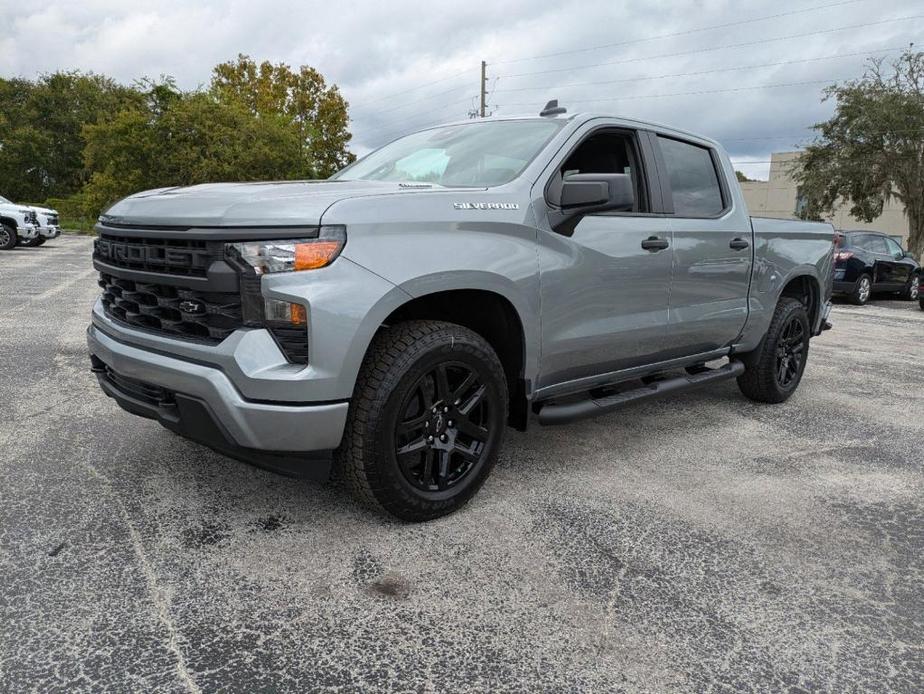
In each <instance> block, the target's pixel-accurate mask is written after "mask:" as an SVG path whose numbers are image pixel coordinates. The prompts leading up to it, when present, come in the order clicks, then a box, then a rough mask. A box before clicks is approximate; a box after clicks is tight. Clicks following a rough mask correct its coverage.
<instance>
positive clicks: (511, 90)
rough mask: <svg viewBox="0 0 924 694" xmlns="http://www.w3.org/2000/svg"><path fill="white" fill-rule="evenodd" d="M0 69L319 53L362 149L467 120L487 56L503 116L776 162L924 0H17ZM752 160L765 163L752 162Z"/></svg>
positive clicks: (760, 170)
mask: <svg viewBox="0 0 924 694" xmlns="http://www.w3.org/2000/svg"><path fill="white" fill-rule="evenodd" d="M0 26H3V27H4V31H3V32H2V38H0V75H2V76H23V77H29V78H32V77H35V76H37V75H38V74H40V73H42V72H49V71H54V70H71V69H78V70H92V71H94V72H99V73H104V74H107V75H110V76H112V77H115V78H116V79H118V80H120V81H123V82H126V83H129V82H131V81H132V80H134V79H137V78H139V77H142V76H150V77H157V76H158V75H162V74H166V75H172V76H174V77H175V78H176V80H177V82H178V83H179V84H180V85H181V86H182V87H185V88H195V87H197V86H199V85H203V84H205V83H207V82H208V80H209V72H210V70H211V68H212V66H213V65H215V64H216V63H219V62H222V61H224V60H227V59H230V58H233V57H234V56H235V55H236V54H238V53H246V54H249V55H251V56H252V57H254V58H256V59H259V60H263V59H268V60H271V61H274V62H276V61H284V62H286V63H289V64H291V65H300V64H308V65H312V66H314V67H316V68H317V69H319V70H320V71H321V72H322V73H323V74H324V75H325V77H326V78H327V79H328V80H329V81H332V82H334V83H336V84H338V85H339V86H340V88H341V90H342V91H343V93H344V95H345V96H346V98H347V99H348V101H349V102H350V115H351V117H352V132H353V134H354V138H353V143H352V148H353V150H354V151H356V152H357V153H360V154H362V153H364V152H366V151H368V150H369V149H370V148H372V147H376V146H378V145H380V144H382V143H383V142H385V141H387V140H389V139H392V138H394V137H395V136H397V135H400V134H402V133H404V132H407V131H410V130H413V129H415V128H417V127H420V126H424V125H429V124H432V123H438V122H443V121H447V120H455V119H459V118H465V117H466V116H467V113H468V111H469V110H470V109H471V108H473V106H474V104H475V100H476V95H477V92H478V86H479V72H480V61H481V60H485V61H487V62H488V68H487V74H488V77H489V82H488V84H489V89H490V97H489V100H488V101H489V105H490V108H491V110H493V111H494V112H495V113H498V114H503V115H513V114H519V113H535V112H537V111H538V110H539V108H540V107H541V106H542V104H544V103H545V101H546V100H548V99H550V98H554V97H558V98H559V99H560V101H561V102H562V104H563V105H565V106H567V107H568V109H569V111H570V112H574V111H593V112H600V113H614V114H619V115H624V116H630V117H638V118H642V119H647V120H655V121H659V122H664V123H668V124H671V125H675V126H678V127H681V128H684V129H687V130H693V131H696V132H702V133H704V134H707V135H710V136H712V137H716V138H718V139H719V140H720V141H722V142H723V143H724V144H725V146H726V148H727V149H728V150H729V151H730V152H731V154H732V157H733V159H734V160H735V161H736V162H738V163H739V168H741V169H742V170H744V171H745V172H747V173H749V174H750V175H757V176H760V177H765V176H766V171H767V164H766V163H765V162H767V160H769V153H770V152H771V151H783V150H788V149H793V147H794V145H796V144H797V143H800V142H804V141H805V139H806V137H807V136H809V132H808V130H807V128H808V126H810V125H811V124H812V123H814V122H816V121H818V120H821V119H824V118H826V117H827V116H828V115H829V114H830V112H831V108H832V107H831V104H830V103H828V104H822V103H820V101H819V95H820V91H821V89H822V88H823V86H824V85H825V84H829V83H831V82H834V81H841V80H845V79H849V78H852V77H855V76H858V75H859V74H861V73H862V70H863V64H864V61H865V60H866V58H867V56H870V55H877V56H884V57H886V58H889V57H892V56H895V55H897V54H898V52H899V51H900V50H901V49H902V48H904V47H906V46H907V45H908V44H909V42H911V41H913V40H914V39H915V37H918V38H919V41H920V40H921V38H922V37H924V3H922V2H921V0H889V1H888V2H882V1H881V0H853V1H848V2H845V1H843V0H789V1H786V0H784V1H782V2H781V1H780V0H747V2H741V0H701V1H699V2H684V1H680V0H677V1H673V2H670V1H668V0H653V1H646V2H634V3H626V2H616V1H615V0H492V1H490V2H484V1H481V0H440V1H439V2H430V3H422V2H419V0H416V1H413V2H412V1H410V0H387V1H382V0H377V1H375V2H348V1H347V0H340V1H339V2H311V1H307V0H306V1H301V2H291V1H290V2H285V1H281V0H262V1H257V2H254V0H203V1H202V2H190V1H189V0H185V1H184V0H161V1H160V2H158V3H154V4H151V6H149V7H147V6H146V3H143V2H126V1H120V0H81V1H80V2H74V1H73V0H38V1H34V0H9V1H6V2H3V3H2V7H0ZM747 162H752V163H750V164H748V163H747Z"/></svg>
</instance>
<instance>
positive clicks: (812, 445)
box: [0, 237, 924, 692]
mask: <svg viewBox="0 0 924 694" xmlns="http://www.w3.org/2000/svg"><path fill="white" fill-rule="evenodd" d="M89 251H90V240H89V239H88V238H80V237H62V238H61V239H58V240H55V241H52V242H50V243H49V244H47V245H46V246H44V247H41V248H37V249H18V250H14V251H9V252H5V253H2V254H0V346H2V355H3V357H2V359H0V394H2V395H0V403H2V411H0V471H2V480H0V630H2V631H0V690H3V691H28V690H35V691H42V692H52V691H77V690H101V689H107V690H112V691H216V690H224V691H246V692H254V691H319V690H322V691H355V690H388V691H408V692H410V691H414V692H417V691H420V692H430V691H492V692H498V691H524V690H530V691H556V692H558V691H595V692H601V691H728V690H735V691H750V690H755V691H766V690H773V691H780V690H791V691H803V690H807V691H815V690H829V691H837V692H845V691H886V690H888V691H901V692H916V691H917V692H919V691H922V689H924V560H922V555H924V448H922V441H924V436H922V434H924V311H920V310H919V309H918V307H917V304H912V303H907V302H900V301H884V302H877V303H875V304H873V305H870V306H867V307H864V308H855V307H852V306H844V305H839V306H837V307H836V309H835V312H834V314H833V321H834V323H835V328H834V330H832V331H829V332H827V333H825V334H824V335H823V336H822V337H820V338H818V339H817V340H815V341H813V342H812V345H811V356H810V359H809V366H808V369H807V371H806V375H805V380H804V381H803V384H802V386H801V388H800V390H799V391H798V393H797V394H796V395H795V396H794V397H793V398H792V399H791V400H790V401H789V402H788V403H787V404H785V405H782V406H766V405H764V406H761V405H757V404H754V403H751V402H749V401H747V400H745V399H744V398H743V397H742V396H741V395H739V393H738V390H737V388H736V386H735V385H734V383H733V382H732V383H728V384H720V385H718V386H715V387H712V388H710V389H708V390H704V391H701V392H698V393H694V394H688V395H684V396H681V397H675V398H673V399H671V400H665V401H661V402H656V403H651V404H647V405H643V406H640V407H636V408H633V409H627V410H624V411H622V412H618V413H616V414H612V415H609V416H605V417H602V418H598V419H594V420H588V421H584V422H580V423H576V424H573V425H570V426H566V427H559V428H553V429H540V428H534V430H532V431H530V432H529V433H527V434H521V433H517V432H513V431H509V432H508V438H507V445H506V448H505V451H504V452H503V454H502V456H501V459H500V462H499V464H498V467H497V468H496V470H495V472H494V474H493V475H492V477H491V478H490V479H489V480H488V483H487V485H486V486H485V488H484V489H483V490H482V491H481V493H480V494H479V495H478V496H477V497H476V498H475V500H474V501H473V502H472V503H471V504H470V505H469V506H468V507H466V508H465V509H464V510H463V511H461V512H460V513H458V514H456V515H453V516H451V517H448V518H444V519H441V520H439V521H436V522H432V523H428V524H424V525H405V524H401V523H398V522H394V521H391V520H388V519H386V518H383V517H381V516H378V515H375V514H374V513H371V512H369V511H366V510H363V509H361V508H358V507H357V506H355V505H354V504H353V502H352V501H351V500H350V499H349V498H348V497H347V496H346V495H345V494H344V492H342V491H341V490H340V489H338V488H337V487H336V486H332V485H317V484H313V483H310V482H306V481H300V480H293V479H288V478H284V477H279V476H276V475H273V474H271V473H267V472H263V471H261V470H258V469H256V468H252V467H249V466H247V465H244V464H241V463H238V462H235V461H232V460H228V459H225V458H223V457H221V456H219V455H217V454H215V453H213V452H211V451H210V450H208V449H205V448H202V447H200V446H197V445H195V444H192V443H188V442H186V441H184V440H182V439H180V438H177V437H176V436H174V435H172V434H170V433H169V432H167V431H166V430H164V429H162V428H161V427H160V426H158V425H157V424H155V423H153V422H148V421H145V420H140V419H137V418H134V417H132V416H130V415H128V414H126V413H124V412H122V411H121V410H119V409H118V408H117V407H116V406H115V405H114V403H112V401H110V400H108V399H107V398H105V397H104V396H103V395H102V394H101V392H100V391H99V390H98V388H97V386H96V382H95V378H94V377H93V376H92V374H90V372H89V364H88V359H87V356H86V349H85V342H84V331H85V328H86V325H87V321H88V311H89V307H90V305H91V303H92V301H93V300H94V298H95V296H96V293H97V291H98V290H97V287H96V278H95V276H94V273H93V271H92V269H91V266H90V262H89Z"/></svg>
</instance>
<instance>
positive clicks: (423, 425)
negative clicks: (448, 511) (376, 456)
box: [394, 361, 497, 492]
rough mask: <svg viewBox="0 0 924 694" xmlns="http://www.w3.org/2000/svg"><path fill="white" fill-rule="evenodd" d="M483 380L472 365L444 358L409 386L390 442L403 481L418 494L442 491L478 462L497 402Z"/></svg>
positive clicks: (481, 456) (485, 452) (487, 436)
mask: <svg viewBox="0 0 924 694" xmlns="http://www.w3.org/2000/svg"><path fill="white" fill-rule="evenodd" d="M483 381H484V379H483V377H482V376H481V375H480V374H479V373H478V372H477V371H476V370H475V369H474V368H473V367H472V366H470V365H468V364H465V363H463V362H459V361H450V362H442V363H439V364H437V365H436V367H435V368H433V369H431V370H430V371H428V372H427V373H425V374H424V375H423V376H421V377H420V378H419V379H418V380H417V382H416V383H415V384H414V385H413V386H412V387H411V389H410V391H409V393H408V394H407V396H406V397H405V400H404V403H403V404H402V405H401V406H400V407H399V408H398V412H399V421H398V422H397V423H396V425H395V441H394V450H395V456H396V458H397V460H398V465H399V467H400V469H401V473H402V474H403V475H404V478H405V479H406V480H407V481H408V483H409V484H411V485H412V486H414V487H415V488H417V489H419V490H421V491H424V492H434V491H444V490H446V489H449V488H450V487H453V486H455V485H456V484H458V483H459V482H461V481H462V480H463V479H465V477H466V476H467V475H469V474H470V473H471V472H472V471H473V470H474V469H476V468H477V467H478V466H479V464H480V463H483V462H484V458H485V457H486V454H487V452H488V449H489V448H488V445H487V444H488V441H489V440H490V438H491V433H492V432H491V430H490V428H491V413H492V408H494V407H497V403H494V402H492V401H491V391H489V389H488V388H487V386H486V385H485V383H484V382H483Z"/></svg>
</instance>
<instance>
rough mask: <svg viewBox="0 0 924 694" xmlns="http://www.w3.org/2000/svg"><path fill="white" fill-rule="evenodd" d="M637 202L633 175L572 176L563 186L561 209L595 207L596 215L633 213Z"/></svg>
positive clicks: (566, 179) (564, 181)
mask: <svg viewBox="0 0 924 694" xmlns="http://www.w3.org/2000/svg"><path fill="white" fill-rule="evenodd" d="M634 203H635V193H634V191H633V190H632V177H631V176H629V174H571V175H570V176H567V177H566V178H565V179H564V180H563V181H562V185H561V201H560V204H561V208H562V209H563V210H573V209H575V208H578V207H587V208H593V209H592V210H588V211H592V212H605V211H607V210H620V209H625V210H631V209H632V205H633V204H634Z"/></svg>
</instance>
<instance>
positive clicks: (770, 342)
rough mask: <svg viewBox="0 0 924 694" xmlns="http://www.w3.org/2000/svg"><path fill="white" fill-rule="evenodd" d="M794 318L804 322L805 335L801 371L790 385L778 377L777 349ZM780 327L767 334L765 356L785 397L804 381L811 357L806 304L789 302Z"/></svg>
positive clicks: (776, 386)
mask: <svg viewBox="0 0 924 694" xmlns="http://www.w3.org/2000/svg"><path fill="white" fill-rule="evenodd" d="M793 318H796V319H798V320H799V321H800V322H801V323H802V330H803V335H804V336H805V338H804V342H803V348H802V362H801V363H800V364H799V371H798V372H797V373H796V375H795V378H793V380H792V382H791V383H790V384H789V385H788V386H785V387H784V386H781V385H780V383H779V382H778V381H777V379H776V373H777V363H776V350H777V347H778V346H779V344H780V340H781V339H782V338H783V333H784V332H785V329H786V326H788V325H789V323H790V322H791V321H792V320H793ZM777 325H778V328H777V330H776V331H775V333H774V334H773V335H768V336H767V344H766V347H765V352H764V355H765V358H766V359H768V360H770V362H771V364H772V369H773V374H774V376H773V380H772V385H773V388H774V389H775V390H776V391H777V393H778V394H779V395H780V396H781V397H782V398H784V399H786V398H789V397H790V396H791V395H792V394H793V393H794V392H796V390H797V389H798V387H799V384H800V383H801V382H802V375H803V374H804V373H805V367H806V365H807V364H808V358H809V345H810V344H811V340H810V339H809V337H810V335H811V332H810V331H811V328H810V326H809V319H808V313H807V312H806V310H805V306H803V305H802V304H801V303H789V304H787V305H786V307H785V308H784V309H783V312H782V315H781V316H780V320H779V323H778V324H777Z"/></svg>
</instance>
